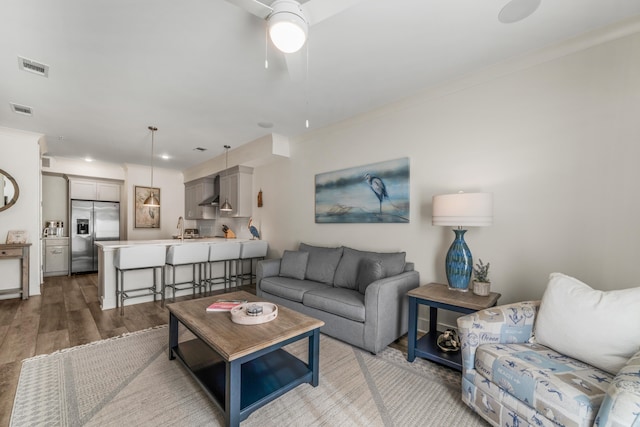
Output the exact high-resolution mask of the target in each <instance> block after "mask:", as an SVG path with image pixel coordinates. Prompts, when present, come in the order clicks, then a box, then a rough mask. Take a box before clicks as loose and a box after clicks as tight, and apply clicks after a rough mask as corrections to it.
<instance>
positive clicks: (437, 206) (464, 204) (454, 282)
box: [432, 192, 493, 292]
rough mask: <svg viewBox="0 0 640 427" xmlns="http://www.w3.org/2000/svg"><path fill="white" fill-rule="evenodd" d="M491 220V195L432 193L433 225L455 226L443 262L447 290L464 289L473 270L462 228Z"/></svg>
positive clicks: (488, 222) (480, 224)
mask: <svg viewBox="0 0 640 427" xmlns="http://www.w3.org/2000/svg"><path fill="white" fill-rule="evenodd" d="M492 223H493V194H491V193H463V192H459V193H456V194H442V195H439V196H433V220H432V224H433V225H440V226H452V227H457V228H455V229H454V230H453V232H454V233H455V235H456V236H455V239H454V240H453V243H452V244H451V247H450V248H449V251H448V252H447V258H446V261H445V264H446V272H447V281H448V282H449V289H452V290H456V291H463V292H466V291H467V288H468V287H469V280H470V279H471V273H472V271H473V257H472V256H471V251H470V250H469V247H468V246H467V243H466V242H465V241H464V233H466V232H467V230H465V229H463V227H486V226H489V225H491V224H492Z"/></svg>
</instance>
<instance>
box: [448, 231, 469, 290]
mask: <svg viewBox="0 0 640 427" xmlns="http://www.w3.org/2000/svg"><path fill="white" fill-rule="evenodd" d="M453 232H454V233H456V238H455V239H454V240H453V243H452V244H451V247H450V248H449V251H448V252H447V259H446V261H445V265H446V272H447V281H448V282H449V289H451V290H454V291H462V292H466V291H467V290H468V289H469V280H471V273H472V271H473V258H472V256H471V251H470V250H469V247H468V246H467V243H466V242H465V241H464V233H466V232H467V230H461V229H454V230H453Z"/></svg>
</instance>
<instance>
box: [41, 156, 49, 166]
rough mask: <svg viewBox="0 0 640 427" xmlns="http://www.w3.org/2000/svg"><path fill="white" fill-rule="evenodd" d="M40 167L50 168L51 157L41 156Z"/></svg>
mask: <svg viewBox="0 0 640 427" xmlns="http://www.w3.org/2000/svg"><path fill="white" fill-rule="evenodd" d="M42 167H43V168H50V167H51V159H50V158H49V157H43V158H42Z"/></svg>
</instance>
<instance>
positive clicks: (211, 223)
mask: <svg viewBox="0 0 640 427" xmlns="http://www.w3.org/2000/svg"><path fill="white" fill-rule="evenodd" d="M189 223H195V225H194V226H193V228H197V229H198V233H199V234H200V235H201V236H216V237H224V233H223V232H222V226H223V225H226V226H227V227H229V228H230V229H231V230H232V231H233V232H234V233H235V234H236V237H237V238H238V239H250V238H251V233H250V232H249V228H248V225H249V218H219V219H199V220H193V221H189ZM186 224H187V221H185V227H186ZM254 225H255V222H254Z"/></svg>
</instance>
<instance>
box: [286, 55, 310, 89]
mask: <svg viewBox="0 0 640 427" xmlns="http://www.w3.org/2000/svg"><path fill="white" fill-rule="evenodd" d="M284 59H285V61H287V71H289V77H290V78H291V81H294V82H301V81H303V80H304V79H305V77H306V75H307V74H306V71H307V50H306V49H304V48H303V49H300V50H299V51H297V52H294V53H285V54H284Z"/></svg>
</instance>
